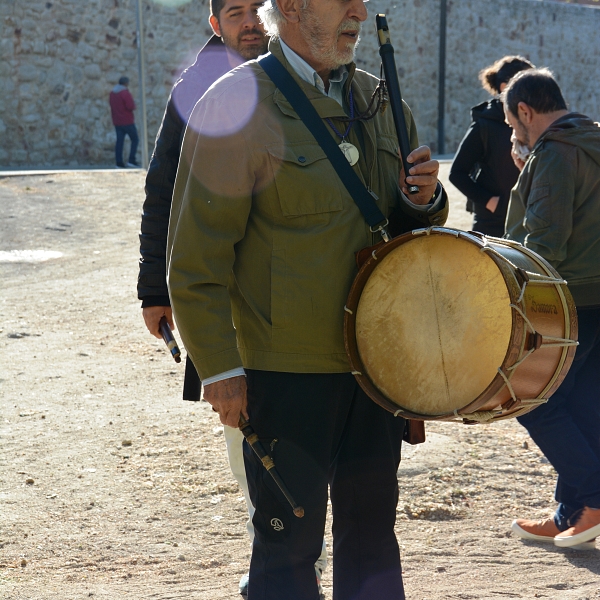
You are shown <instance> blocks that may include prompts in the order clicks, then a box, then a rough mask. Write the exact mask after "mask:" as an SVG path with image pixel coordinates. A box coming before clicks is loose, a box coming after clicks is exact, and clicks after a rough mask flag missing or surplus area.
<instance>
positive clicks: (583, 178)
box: [506, 113, 600, 306]
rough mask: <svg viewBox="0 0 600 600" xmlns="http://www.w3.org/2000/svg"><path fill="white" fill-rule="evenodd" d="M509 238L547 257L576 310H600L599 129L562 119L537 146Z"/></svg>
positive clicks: (574, 117)
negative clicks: (599, 308)
mask: <svg viewBox="0 0 600 600" xmlns="http://www.w3.org/2000/svg"><path fill="white" fill-rule="evenodd" d="M506 237H507V238H509V239H513V240H516V241H518V242H521V243H522V244H524V245H525V246H526V247H527V248H531V249H532V250H533V251H534V252H537V253H538V254H540V255H541V256H543V257H544V258H545V259H546V260H547V261H548V262H549V263H551V264H552V266H553V267H554V268H555V269H556V270H557V271H558V272H559V273H560V275H561V276H562V277H564V278H565V279H566V281H567V283H568V284H569V290H570V291H571V293H572V294H573V299H574V300H575V304H576V305H577V306H595V305H600V127H599V126H598V124H597V123H594V122H593V121H592V120H591V119H589V118H588V117H586V116H585V115H580V114H577V113H569V114H567V115H565V116H564V117H561V118H560V119H557V120H556V121H555V122H554V123H552V125H551V126H550V127H548V129H546V131H544V133H542V135H541V136H540V138H539V140H538V141H537V142H536V144H535V146H534V148H533V151H532V152H531V156H530V157H529V159H528V161H527V163H526V165H525V167H524V168H523V171H522V172H521V175H520V176H519V180H518V181H517V185H516V186H515V187H514V188H513V191H512V192H511V196H510V204H509V208H508V215H507V218H506Z"/></svg>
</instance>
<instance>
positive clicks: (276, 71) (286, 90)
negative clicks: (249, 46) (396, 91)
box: [258, 54, 387, 235]
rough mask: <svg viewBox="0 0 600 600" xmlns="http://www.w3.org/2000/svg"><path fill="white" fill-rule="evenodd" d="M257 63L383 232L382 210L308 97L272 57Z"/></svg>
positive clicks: (376, 228) (362, 209) (375, 227)
mask: <svg viewBox="0 0 600 600" xmlns="http://www.w3.org/2000/svg"><path fill="white" fill-rule="evenodd" d="M258 64H259V65H260V66H261V67H262V68H263V70H264V71H265V73H266V74H267V75H268V76H269V77H270V78H271V81H273V83H274V84H275V85H276V86H277V87H278V88H279V90H280V91H281V93H282V94H283V95H284V96H285V97H286V98H287V100H288V102H289V103H290V104H291V105H292V108H293V109H294V110H295V111H296V113H297V114H298V116H299V117H300V118H301V119H302V121H303V123H304V124H305V125H306V127H307V128H308V130H309V131H310V132H311V133H312V135H313V136H314V138H315V140H316V141H317V142H318V144H319V146H321V148H322V149H323V152H325V154H326V156H327V158H328V159H329V161H330V162H331V164H332V165H333V168H334V169H335V170H336V172H337V174H338V176H339V178H340V179H341V180H342V183H343V184H344V186H346V189H347V190H348V193H349V194H350V195H351V196H352V199H353V200H354V202H355V203H356V205H357V206H358V208H359V209H360V212H361V213H362V215H363V217H364V218H365V221H366V222H367V223H368V224H369V225H370V226H371V228H372V230H373V231H381V230H382V228H383V227H385V224H387V220H386V218H385V217H384V216H383V213H382V212H381V210H379V207H378V206H377V204H376V203H375V199H374V198H373V196H372V195H371V193H370V192H369V191H368V190H367V188H366V187H365V185H364V184H363V182H362V181H361V180H360V178H359V177H358V175H357V174H356V173H355V172H354V170H353V169H352V167H351V166H350V163H349V162H348V160H347V159H346V157H345V156H344V153H343V152H342V151H341V150H340V149H339V147H338V145H337V144H336V143H335V140H334V139H333V137H332V136H331V134H330V133H329V131H328V130H327V128H326V127H325V124H324V123H323V120H322V119H321V117H320V116H319V113H317V111H316V110H315V107H314V106H313V105H312V104H311V102H310V100H309V99H308V98H307V97H306V94H305V93H304V92H303V91H302V89H301V88H300V86H299V85H298V84H297V83H296V81H295V80H294V78H293V77H292V76H291V75H290V74H289V73H288V71H287V69H286V68H285V67H284V66H283V65H282V64H281V63H280V62H279V60H278V59H277V57H275V56H273V54H267V56H265V57H263V58H261V59H260V60H259V61H258ZM382 235H383V231H382Z"/></svg>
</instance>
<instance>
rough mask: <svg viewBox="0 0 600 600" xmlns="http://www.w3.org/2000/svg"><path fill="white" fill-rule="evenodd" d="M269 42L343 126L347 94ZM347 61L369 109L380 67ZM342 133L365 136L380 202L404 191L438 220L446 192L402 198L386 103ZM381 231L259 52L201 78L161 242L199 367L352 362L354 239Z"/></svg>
mask: <svg viewBox="0 0 600 600" xmlns="http://www.w3.org/2000/svg"><path fill="white" fill-rule="evenodd" d="M270 50H271V52H272V53H273V54H275V55H276V56H277V58H279V60H280V61H281V62H282V63H283V64H284V66H285V67H286V68H287V69H288V70H289V71H290V72H291V73H292V75H293V76H294V78H295V79H296V81H297V82H298V83H299V85H300V86H301V87H302V89H303V90H304V92H305V93H306V95H307V96H308V98H309V99H310V100H311V102H312V103H313V105H314V107H315V108H316V110H317V112H318V113H319V114H320V116H321V117H324V118H325V117H330V118H331V119H332V120H333V121H334V123H336V125H337V128H338V129H341V130H343V129H344V124H343V123H341V122H340V121H339V120H338V121H336V119H339V118H340V117H342V118H345V117H346V114H345V113H344V110H343V109H342V107H341V106H340V105H339V104H338V103H337V102H336V101H335V100H333V99H332V98H329V97H327V96H324V95H323V94H321V93H320V92H319V91H318V90H317V89H316V88H315V87H313V86H310V85H308V84H306V83H305V82H303V81H302V80H301V79H300V78H298V77H297V75H296V74H295V73H294V72H293V71H292V70H291V67H290V66H289V64H288V62H287V61H286V59H285V58H284V55H283V53H282V51H281V47H280V45H279V44H278V42H276V41H272V42H271V44H270ZM349 71H350V72H349V76H348V80H347V83H346V89H345V96H346V102H347V97H348V91H349V88H348V85H349V83H350V82H351V84H352V90H353V95H354V101H355V103H356V105H357V107H358V110H359V111H361V112H363V111H365V110H366V109H367V106H368V104H369V101H370V98H371V95H372V92H373V90H374V89H375V87H376V86H377V83H378V80H377V79H375V78H374V77H372V76H371V75H369V74H367V73H365V72H363V71H359V70H355V68H354V65H349ZM406 114H407V119H408V126H409V130H410V131H409V133H410V141H411V145H412V147H413V148H414V147H416V146H417V144H418V142H417V133H416V129H415V126H414V122H413V119H412V115H411V114H410V111H408V108H407V109H406ZM332 135H334V137H336V138H337V136H336V135H335V134H334V133H333V132H332ZM348 139H349V141H350V142H352V143H353V144H354V145H355V146H356V147H357V148H359V149H360V155H361V158H360V160H359V163H358V164H357V165H356V166H355V167H354V168H355V170H356V171H357V173H358V174H359V176H360V178H361V180H362V181H364V183H365V184H366V185H367V186H368V187H370V188H371V189H372V190H373V191H374V192H375V194H376V195H377V196H378V197H379V200H378V204H379V206H380V208H381V210H382V212H383V213H384V214H389V213H390V211H391V210H392V209H393V208H394V207H396V206H397V205H398V204H399V203H401V204H402V206H403V210H404V212H405V214H407V215H408V216H409V221H410V219H413V223H422V224H423V225H422V226H427V225H429V224H431V223H435V224H440V225H441V224H443V223H444V222H445V220H446V216H447V210H448V209H447V201H446V199H445V194H444V201H443V202H442V203H441V206H442V208H441V210H437V209H436V206H430V207H429V208H427V207H426V208H425V209H423V208H421V209H416V208H415V209H413V208H411V207H412V206H413V205H410V204H409V203H408V202H407V201H406V200H399V198H400V191H399V188H398V172H399V160H398V156H397V153H396V148H397V146H398V143H397V139H396V135H395V132H394V127H393V121H392V114H391V110H387V111H386V112H385V114H384V115H378V116H377V117H375V118H374V119H372V120H370V121H367V122H361V123H360V124H356V125H355V126H354V127H353V128H352V130H351V132H350V135H349V138H348ZM436 205H437V206H440V203H439V202H438V203H436ZM434 210H437V212H434ZM414 219H416V221H415V220H414ZM376 241H379V240H376V239H375V238H374V236H373V234H372V233H371V232H370V231H369V227H368V225H367V224H366V223H365V221H364V219H363V217H362V215H361V213H360V212H359V210H358V208H357V207H356V205H355V204H354V202H353V200H352V198H351V196H350V195H349V194H348V192H347V191H346V189H345V188H344V186H343V184H342V182H341V181H340V179H339V177H338V175H337V174H336V172H335V170H334V169H333V167H332V166H331V164H330V162H329V161H328V160H327V159H326V157H325V154H324V153H323V151H322V150H321V148H320V147H319V145H318V144H317V142H316V141H315V139H314V138H313V137H312V135H311V134H310V132H309V131H308V129H307V128H306V127H305V125H304V124H303V123H302V121H301V120H300V119H299V118H298V116H297V114H296V113H295V111H294V110H293V109H292V108H291V106H290V104H289V102H288V101H287V100H286V99H285V98H284V97H283V95H282V94H281V92H280V91H279V90H277V89H276V88H275V86H274V84H273V83H272V82H271V80H270V79H269V78H268V76H267V75H266V74H265V73H264V71H263V70H262V68H261V67H260V65H259V64H258V63H257V62H256V61H251V62H249V63H246V64H244V65H242V66H241V67H238V68H237V69H235V70H233V71H231V72H230V73H228V74H227V75H225V76H224V77H223V78H221V79H220V80H219V81H217V82H216V83H215V84H214V85H213V87H212V88H210V89H209V90H208V91H207V92H206V94H205V95H204V96H203V98H202V99H201V100H200V102H199V103H198V104H197V105H196V108H195V109H194V112H193V113H192V116H191V118H190V121H189V123H188V127H187V130H186V133H185V137H184V141H183V147H182V153H181V159H180V163H179V169H178V173H177V179H176V183H175V191H174V196H173V206H172V209H171V220H170V225H169V239H168V244H167V261H168V276H167V278H168V284H169V293H170V296H171V301H172V306H173V309H174V314H175V318H176V321H177V325H178V327H179V330H180V334H181V337H182V339H183V342H184V344H185V347H186V350H187V351H188V353H189V354H190V355H191V357H192V360H193V362H194V364H195V366H196V368H197V370H198V372H199V374H200V376H201V378H202V379H206V378H207V377H212V376H214V375H217V374H219V373H223V372H225V371H229V370H231V369H234V368H237V367H241V366H243V367H246V368H252V369H259V370H270V371H287V372H320V373H339V372H347V371H349V370H350V366H349V363H348V359H347V358H346V353H345V351H344V341H343V315H344V304H345V302H346V297H347V294H348V291H349V289H350V286H351V284H352V281H353V279H354V277H355V275H356V273H357V268H356V265H355V259H354V253H355V252H356V251H357V250H360V249H361V248H363V247H365V246H368V245H371V244H373V243H374V242H376Z"/></svg>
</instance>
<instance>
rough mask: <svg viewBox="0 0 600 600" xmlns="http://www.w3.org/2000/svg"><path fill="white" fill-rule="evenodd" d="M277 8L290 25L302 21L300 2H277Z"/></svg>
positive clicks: (289, 0) (293, 0)
mask: <svg viewBox="0 0 600 600" xmlns="http://www.w3.org/2000/svg"><path fill="white" fill-rule="evenodd" d="M277 7H278V8H279V12H280V13H281V14H282V15H283V17H284V18H285V20H286V21H287V22H288V23H298V21H300V2H299V1H298V0H277Z"/></svg>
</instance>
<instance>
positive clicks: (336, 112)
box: [269, 38, 356, 119]
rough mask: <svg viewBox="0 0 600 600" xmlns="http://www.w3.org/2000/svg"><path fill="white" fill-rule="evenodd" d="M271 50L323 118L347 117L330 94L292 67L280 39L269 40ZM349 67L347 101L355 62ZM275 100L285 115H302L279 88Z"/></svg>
mask: <svg viewBox="0 0 600 600" xmlns="http://www.w3.org/2000/svg"><path fill="white" fill-rule="evenodd" d="M269 51H270V52H271V54H273V55H274V56H275V57H276V58H277V59H279V61H280V62H281V64H282V65H283V66H284V67H285V68H286V70H287V71H288V72H289V73H290V74H291V76H292V77H293V78H294V79H295V81H296V83H297V84H298V85H299V86H300V88H301V89H302V91H303V92H304V93H305V94H306V97H307V98H308V99H309V100H310V102H311V103H312V105H313V106H314V107H315V109H316V111H317V113H318V114H319V116H320V117H321V118H323V119H324V118H336V117H341V118H346V117H347V115H346V113H345V112H344V109H343V108H342V107H341V106H340V105H339V104H338V103H337V102H336V101H335V100H334V99H333V98H330V97H329V96H325V95H324V94H323V93H321V92H320V91H319V90H318V89H317V88H316V87H315V86H314V85H311V84H309V83H307V82H306V81H304V80H303V79H301V78H300V77H299V76H298V74H297V73H296V71H294V69H293V68H292V66H291V65H290V63H289V62H288V60H287V59H286V58H285V55H284V54H283V51H282V49H281V44H280V42H279V39H277V38H271V40H270V41H269ZM346 68H347V69H348V77H347V79H346V83H345V86H344V99H345V101H346V103H347V101H348V93H349V90H350V85H351V83H352V79H353V77H354V71H355V68H356V67H355V65H354V63H350V64H349V65H346ZM273 102H275V104H276V105H277V106H278V107H279V110H281V112H282V113H283V114H284V115H287V116H289V117H293V118H295V119H299V118H300V117H299V116H298V115H297V114H296V111H295V110H294V109H293V108H292V106H291V104H290V103H289V102H288V100H287V99H286V98H285V96H284V95H283V94H282V93H281V91H280V90H279V89H276V90H275V93H274V94H273Z"/></svg>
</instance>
